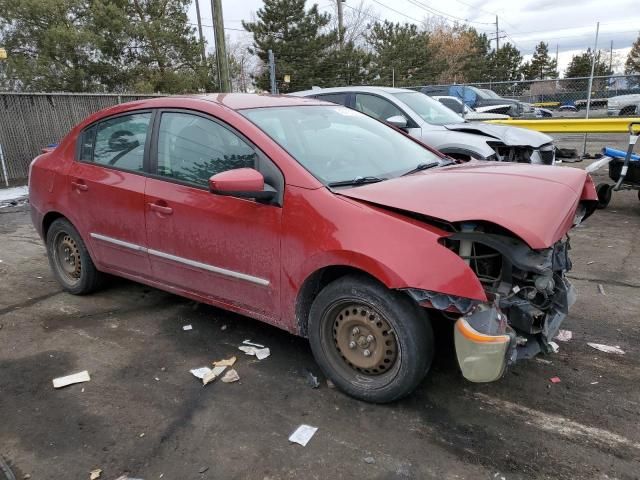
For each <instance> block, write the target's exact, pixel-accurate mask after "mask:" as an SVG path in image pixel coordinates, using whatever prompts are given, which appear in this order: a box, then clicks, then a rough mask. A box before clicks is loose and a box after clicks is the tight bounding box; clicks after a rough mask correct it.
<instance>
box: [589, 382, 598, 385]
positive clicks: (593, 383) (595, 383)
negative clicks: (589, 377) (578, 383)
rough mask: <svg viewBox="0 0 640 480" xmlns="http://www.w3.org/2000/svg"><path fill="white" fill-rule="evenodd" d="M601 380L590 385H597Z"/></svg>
mask: <svg viewBox="0 0 640 480" xmlns="http://www.w3.org/2000/svg"><path fill="white" fill-rule="evenodd" d="M598 383H599V382H591V383H590V384H589V385H597V384H598Z"/></svg>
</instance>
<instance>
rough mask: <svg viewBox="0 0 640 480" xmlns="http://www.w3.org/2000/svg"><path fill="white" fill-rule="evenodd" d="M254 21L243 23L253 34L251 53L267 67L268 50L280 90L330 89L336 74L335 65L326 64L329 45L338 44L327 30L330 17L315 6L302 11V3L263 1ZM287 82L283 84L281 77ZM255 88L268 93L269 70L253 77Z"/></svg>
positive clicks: (282, 0) (264, 70) (303, 5)
mask: <svg viewBox="0 0 640 480" xmlns="http://www.w3.org/2000/svg"><path fill="white" fill-rule="evenodd" d="M257 17H258V19H257V21H255V22H244V21H243V22H242V26H243V27H244V28H245V30H247V31H248V32H251V33H253V46H252V47H251V49H250V50H249V51H250V53H252V54H256V55H257V56H258V57H259V58H260V59H261V60H262V62H263V63H264V64H265V65H266V64H267V63H268V51H269V50H270V49H271V50H272V51H273V54H274V56H275V58H276V81H277V83H278V85H279V88H280V90H282V91H286V90H288V91H296V90H305V89H308V88H311V87H312V86H314V85H319V86H329V85H330V84H329V82H328V81H329V79H331V78H333V77H334V75H332V74H333V73H335V70H334V69H335V63H334V64H331V62H329V58H328V54H329V49H330V47H331V46H333V45H335V43H336V42H337V32H335V31H326V30H327V26H328V24H329V22H330V18H331V17H330V15H328V14H324V13H320V12H319V11H318V6H317V5H316V4H314V5H313V6H312V7H311V8H310V9H309V10H306V9H305V0H264V5H263V6H262V8H261V9H260V10H258V12H257ZM285 75H289V76H290V83H289V84H285V83H284V76H285ZM256 84H257V86H258V88H260V89H262V90H269V71H268V69H266V68H265V69H263V72H262V73H261V74H260V75H259V76H258V77H257V78H256Z"/></svg>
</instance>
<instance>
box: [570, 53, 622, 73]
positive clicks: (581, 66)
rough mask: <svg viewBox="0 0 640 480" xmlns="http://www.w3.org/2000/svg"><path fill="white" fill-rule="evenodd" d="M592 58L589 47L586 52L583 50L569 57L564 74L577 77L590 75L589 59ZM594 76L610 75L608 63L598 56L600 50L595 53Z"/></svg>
mask: <svg viewBox="0 0 640 480" xmlns="http://www.w3.org/2000/svg"><path fill="white" fill-rule="evenodd" d="M592 59H593V54H592V52H591V49H590V48H589V49H587V51H586V52H583V53H581V54H578V55H574V56H573V57H572V58H571V62H569V66H567V70H566V71H565V74H564V76H565V77H567V78H578V77H589V76H591V61H592ZM593 74H594V76H596V77H599V76H605V75H610V74H611V72H609V65H607V63H606V62H605V61H604V60H602V59H601V58H600V52H599V51H598V54H597V55H596V63H595V67H594V73H593Z"/></svg>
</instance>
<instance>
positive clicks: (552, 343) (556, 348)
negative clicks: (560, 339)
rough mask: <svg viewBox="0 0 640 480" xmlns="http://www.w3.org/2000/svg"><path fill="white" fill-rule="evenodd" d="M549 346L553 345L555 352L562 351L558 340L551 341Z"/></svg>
mask: <svg viewBox="0 0 640 480" xmlns="http://www.w3.org/2000/svg"><path fill="white" fill-rule="evenodd" d="M549 346H550V347H551V350H553V353H558V352H559V351H560V345H558V344H557V343H556V342H549Z"/></svg>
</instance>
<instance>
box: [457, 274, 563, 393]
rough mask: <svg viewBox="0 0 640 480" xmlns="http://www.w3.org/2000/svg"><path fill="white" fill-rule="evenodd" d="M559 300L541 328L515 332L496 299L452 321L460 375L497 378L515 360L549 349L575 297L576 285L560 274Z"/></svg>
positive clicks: (485, 379)
mask: <svg viewBox="0 0 640 480" xmlns="http://www.w3.org/2000/svg"><path fill="white" fill-rule="evenodd" d="M563 282H564V288H562V290H561V293H560V297H561V298H559V299H558V302H557V303H556V304H555V305H554V307H553V308H552V309H551V310H550V311H549V312H547V314H546V316H545V319H544V323H543V325H542V329H541V331H539V332H537V333H527V334H523V333H522V332H517V331H516V330H514V329H513V328H512V327H511V325H510V323H511V322H510V321H509V319H508V318H507V316H506V315H505V314H504V313H503V312H502V311H501V309H500V307H499V306H498V302H495V303H494V304H490V303H482V304H478V305H477V306H476V307H475V308H473V309H472V310H471V311H470V312H469V313H468V314H466V315H464V316H462V317H460V318H459V319H458V320H457V321H456V324H455V330H454V341H455V348H456V356H457V358H458V364H459V365H460V369H461V370H462V375H463V376H464V377H465V378H466V379H467V380H469V381H472V382H492V381H494V380H498V379H499V378H500V377H501V376H502V375H503V374H504V372H505V370H506V369H507V367H508V366H509V365H510V364H512V363H514V362H516V361H517V360H521V359H527V358H533V357H534V356H535V355H537V354H538V353H540V352H545V353H548V352H550V351H551V348H550V346H549V342H550V341H551V339H553V337H555V335H556V334H557V333H558V330H559V328H560V325H561V324H562V322H563V321H564V319H565V318H566V316H567V313H568V309H569V307H571V305H573V303H574V302H575V299H576V294H575V289H574V288H573V286H572V285H571V284H570V283H569V281H568V280H567V279H566V278H563Z"/></svg>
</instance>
